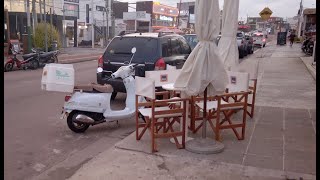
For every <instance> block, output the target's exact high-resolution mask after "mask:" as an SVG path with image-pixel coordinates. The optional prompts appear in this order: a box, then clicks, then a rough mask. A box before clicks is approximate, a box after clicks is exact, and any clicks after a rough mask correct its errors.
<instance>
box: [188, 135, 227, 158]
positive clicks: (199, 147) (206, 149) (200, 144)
mask: <svg viewBox="0 0 320 180" xmlns="http://www.w3.org/2000/svg"><path fill="white" fill-rule="evenodd" d="M223 149H224V145H223V144H222V143H221V142H218V141H215V140H213V139H209V138H196V139H193V140H190V141H188V142H186V150H187V151H190V152H193V153H197V154H216V153H220V152H222V151H223Z"/></svg>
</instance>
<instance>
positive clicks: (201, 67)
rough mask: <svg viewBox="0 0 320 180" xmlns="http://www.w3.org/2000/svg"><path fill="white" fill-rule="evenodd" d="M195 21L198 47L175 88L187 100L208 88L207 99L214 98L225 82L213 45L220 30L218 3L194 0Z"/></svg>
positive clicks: (218, 56) (176, 82) (217, 53)
mask: <svg viewBox="0 0 320 180" xmlns="http://www.w3.org/2000/svg"><path fill="white" fill-rule="evenodd" d="M195 17H196V21H195V30H196V35H197V38H198V40H199V43H198V44H197V46H196V47H195V48H194V49H193V51H192V52H191V54H190V55H189V57H188V59H187V60H186V62H185V64H184V65H183V67H182V69H181V73H180V74H179V76H178V77H177V79H176V81H175V83H174V87H175V88H179V89H180V88H181V89H183V90H184V91H185V93H186V94H187V95H189V96H191V95H198V94H201V93H203V92H204V90H205V88H206V87H207V93H208V95H214V94H216V93H217V91H219V92H221V91H224V90H225V87H226V85H227V82H228V79H227V72H226V70H225V69H224V65H223V63H222V61H221V59H220V55H219V52H218V48H217V46H216V44H215V39H216V38H217V36H218V34H219V27H220V21H219V2H218V0H197V1H196V3H195Z"/></svg>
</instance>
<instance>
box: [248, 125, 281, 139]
mask: <svg viewBox="0 0 320 180" xmlns="http://www.w3.org/2000/svg"><path fill="white" fill-rule="evenodd" d="M279 128H280V127H279ZM279 128H278V129H271V128H268V129H267V128H265V126H258V127H257V126H256V128H255V130H254V132H253V137H257V138H262V139H263V138H277V139H282V134H283V132H282V130H280V129H279Z"/></svg>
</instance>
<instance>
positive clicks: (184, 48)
mask: <svg viewBox="0 0 320 180" xmlns="http://www.w3.org/2000/svg"><path fill="white" fill-rule="evenodd" d="M179 42H180V46H181V53H182V54H190V47H189V45H188V43H187V42H186V41H185V40H184V39H182V38H180V39H179Z"/></svg>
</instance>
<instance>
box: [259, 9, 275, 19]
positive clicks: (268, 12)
mask: <svg viewBox="0 0 320 180" xmlns="http://www.w3.org/2000/svg"><path fill="white" fill-rule="evenodd" d="M271 14H272V11H271V10H270V9H269V8H268V7H265V8H264V9H263V10H262V11H261V12H260V13H259V15H260V17H261V18H262V19H263V20H267V19H269V18H270V16H271Z"/></svg>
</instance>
